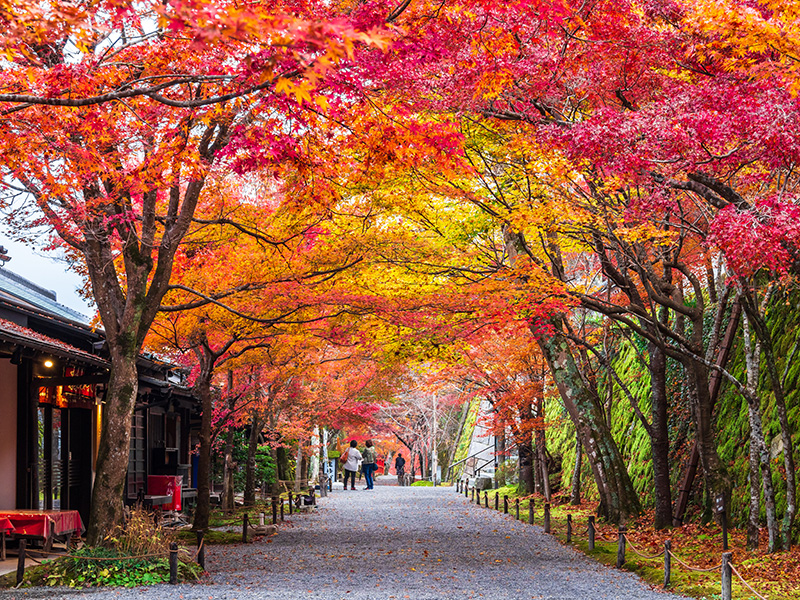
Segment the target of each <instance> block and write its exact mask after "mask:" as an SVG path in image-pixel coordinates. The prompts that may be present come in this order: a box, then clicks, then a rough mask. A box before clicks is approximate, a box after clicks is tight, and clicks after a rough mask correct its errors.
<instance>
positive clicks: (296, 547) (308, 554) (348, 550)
mask: <svg viewBox="0 0 800 600" xmlns="http://www.w3.org/2000/svg"><path fill="white" fill-rule="evenodd" d="M319 502H320V506H319V510H318V511H317V512H316V513H314V514H311V515H303V516H299V517H295V518H294V519H293V520H292V522H291V523H289V524H286V525H284V527H283V528H282V529H281V531H280V532H279V533H278V534H277V535H276V536H274V537H272V538H268V539H267V540H263V541H260V542H256V543H253V544H248V545H236V546H211V547H209V549H208V552H207V558H206V566H207V567H208V569H209V573H210V576H211V578H210V579H211V581H210V582H206V583H202V584H196V585H179V586H169V585H157V586H150V587H144V588H137V589H134V590H125V589H106V590H102V591H86V590H63V589H59V590H54V589H52V588H51V589H43V588H32V589H28V590H18V591H5V592H0V597H2V598H15V599H22V598H31V599H33V598H36V599H38V598H42V599H44V598H48V599H56V598H92V599H93V600H94V599H97V600H105V599H112V598H113V599H115V600H162V599H166V598H169V599H177V600H216V599H224V600H234V599H236V600H251V599H252V600H255V599H259V600H273V599H274V600H279V599H280V600H288V599H294V598H300V599H308V600H316V599H324V600H333V599H337V600H338V599H340V598H343V599H348V600H367V599H400V600H404V599H410V600H427V599H434V598H436V599H444V598H447V599H450V598H452V599H456V598H458V599H459V600H462V599H464V598H476V597H487V598H491V599H492V600H503V599H514V600H517V599H523V598H524V599H528V598H535V599H537V600H599V599H604V598H607V599H613V600H676V599H678V598H680V597H679V596H675V595H672V594H664V593H661V592H658V591H654V590H651V589H650V588H649V587H648V586H646V585H645V584H643V583H642V582H641V581H640V580H639V579H638V578H637V577H636V576H634V575H632V574H630V573H627V572H624V571H618V570H616V569H613V568H609V567H605V566H603V565H600V564H598V563H596V562H594V561H592V560H589V559H588V558H586V557H585V556H583V555H582V554H580V553H578V552H576V551H574V550H572V549H571V548H568V547H566V546H564V545H562V544H560V543H559V542H557V541H556V540H555V539H554V538H553V537H551V536H549V535H546V534H544V533H543V531H542V529H541V528H539V527H536V526H533V527H531V526H529V525H527V524H523V523H518V522H516V521H514V520H513V519H512V518H510V517H508V516H503V515H502V514H500V513H498V512H495V511H490V510H486V509H480V508H477V507H475V506H474V505H470V504H469V503H468V502H467V501H466V499H465V498H464V497H463V496H461V495H458V494H456V493H455V491H454V490H453V488H423V487H406V488H399V487H394V486H386V485H377V486H376V487H375V489H374V490H369V491H367V490H364V491H362V490H360V489H359V490H358V491H354V492H353V491H347V492H342V491H337V492H334V493H333V494H332V495H330V496H328V498H323V499H320V501H319Z"/></svg>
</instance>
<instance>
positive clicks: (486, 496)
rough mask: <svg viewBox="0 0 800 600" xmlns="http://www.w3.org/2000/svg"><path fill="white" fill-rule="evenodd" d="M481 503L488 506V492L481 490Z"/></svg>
mask: <svg viewBox="0 0 800 600" xmlns="http://www.w3.org/2000/svg"><path fill="white" fill-rule="evenodd" d="M483 504H484V506H485V507H486V508H489V492H486V491H485V492H483Z"/></svg>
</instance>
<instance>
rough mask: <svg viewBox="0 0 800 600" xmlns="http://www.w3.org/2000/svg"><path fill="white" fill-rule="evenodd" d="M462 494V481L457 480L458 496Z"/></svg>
mask: <svg viewBox="0 0 800 600" xmlns="http://www.w3.org/2000/svg"><path fill="white" fill-rule="evenodd" d="M460 493H461V480H460V479H457V480H456V494H460Z"/></svg>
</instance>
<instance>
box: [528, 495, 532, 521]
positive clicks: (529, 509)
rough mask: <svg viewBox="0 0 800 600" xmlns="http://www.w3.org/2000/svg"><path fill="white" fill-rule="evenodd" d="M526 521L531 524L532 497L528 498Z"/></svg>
mask: <svg viewBox="0 0 800 600" xmlns="http://www.w3.org/2000/svg"><path fill="white" fill-rule="evenodd" d="M528 523H530V524H531V525H533V498H531V499H530V500H528Z"/></svg>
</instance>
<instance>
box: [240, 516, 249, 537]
mask: <svg viewBox="0 0 800 600" xmlns="http://www.w3.org/2000/svg"><path fill="white" fill-rule="evenodd" d="M249 521H250V517H248V516H247V513H244V517H242V543H243V544H246V543H247V528H248V526H249V525H250V523H249Z"/></svg>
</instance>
